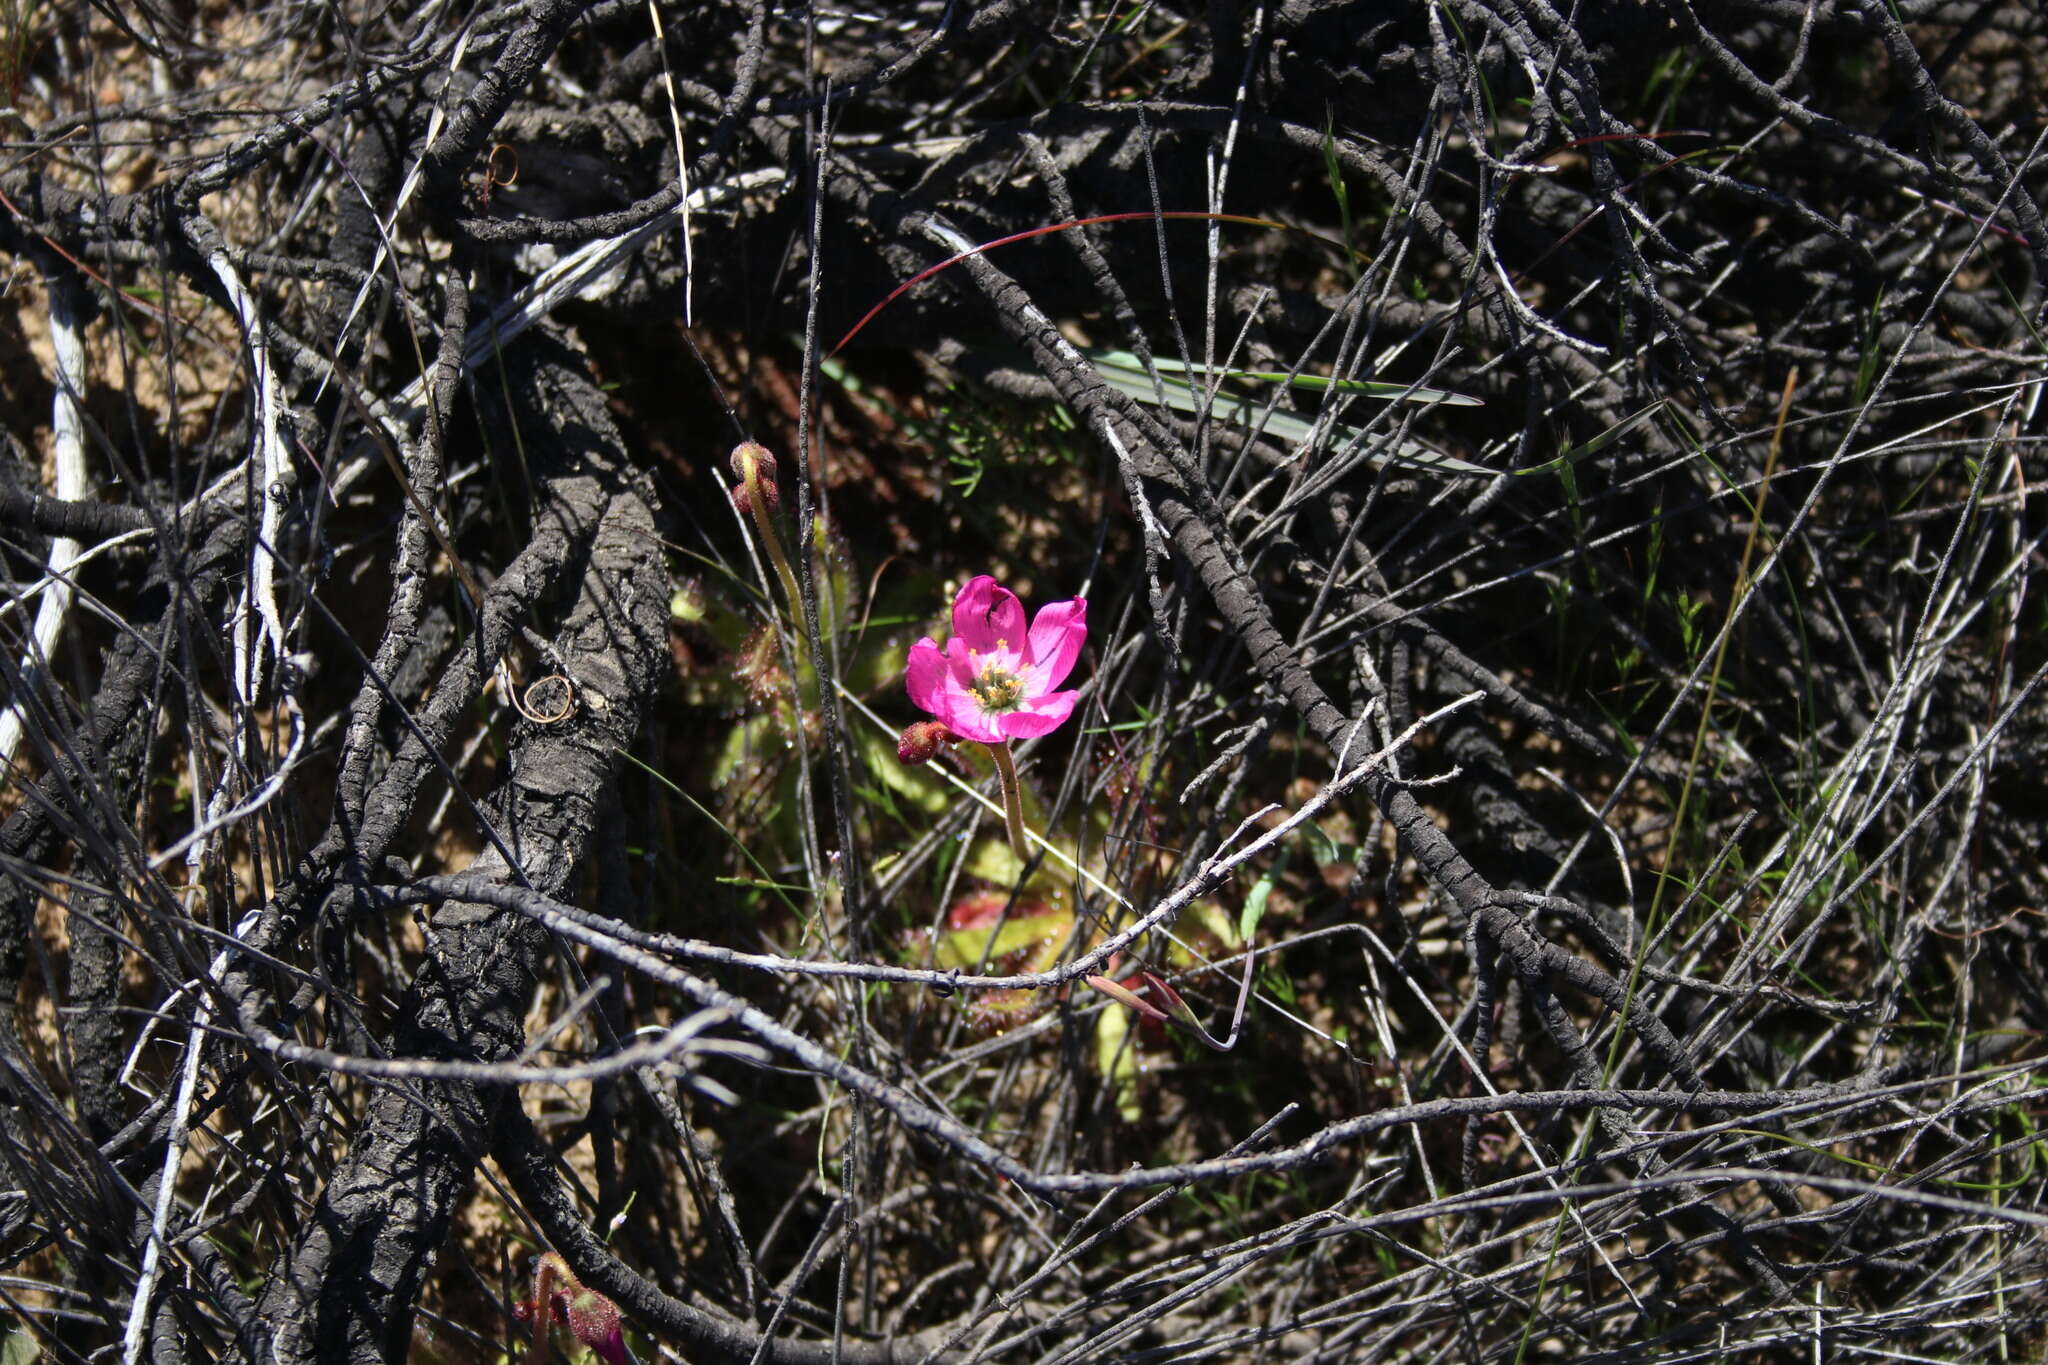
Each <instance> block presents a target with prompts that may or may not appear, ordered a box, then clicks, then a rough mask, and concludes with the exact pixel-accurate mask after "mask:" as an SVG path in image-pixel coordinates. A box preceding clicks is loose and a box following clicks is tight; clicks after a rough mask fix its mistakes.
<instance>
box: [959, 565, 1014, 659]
mask: <svg viewBox="0 0 2048 1365" xmlns="http://www.w3.org/2000/svg"><path fill="white" fill-rule="evenodd" d="M953 638H954V639H956V640H965V641H966V642H967V647H968V648H969V649H976V650H980V651H981V652H982V653H984V654H987V653H989V652H991V651H993V650H996V649H999V648H1000V649H1008V650H1015V651H1018V652H1019V653H1021V652H1022V651H1023V649H1024V638H1025V626H1024V604H1023V603H1022V602H1019V601H1018V600H1017V594H1016V593H1013V592H1011V591H1010V590H1009V589H1008V588H1006V587H1004V586H1003V585H1002V584H1000V583H998V582H996V581H995V579H993V578H991V577H989V576H988V575H987V574H979V575H977V576H975V577H973V578H970V579H968V580H967V586H966V587H964V588H962V589H960V595H959V596H958V597H956V598H954V599H953ZM999 641H1000V642H1002V643H1000V644H998V642H999Z"/></svg>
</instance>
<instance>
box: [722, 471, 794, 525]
mask: <svg viewBox="0 0 2048 1365" xmlns="http://www.w3.org/2000/svg"><path fill="white" fill-rule="evenodd" d="M761 502H762V505H764V506H765V507H767V509H768V515H769V516H771V517H772V516H774V515H775V514H776V513H777V512H780V511H781V510H782V490H781V489H779V488H777V487H776V486H775V484H774V482H773V480H769V479H765V478H764V479H763V480H762V481H761ZM732 505H733V506H734V507H737V508H739V509H740V515H741V516H743V517H751V516H752V515H754V497H753V494H751V493H749V492H748V491H747V486H746V485H745V484H743V483H741V484H734V485H733V490H732Z"/></svg>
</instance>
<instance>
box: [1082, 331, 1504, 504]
mask: <svg viewBox="0 0 2048 1365" xmlns="http://www.w3.org/2000/svg"><path fill="white" fill-rule="evenodd" d="M1085 354H1087V355H1088V357H1089V358H1090V359H1091V360H1092V361H1094V363H1095V366H1096V369H1097V371H1098V372H1099V373H1100V374H1101V375H1102V378H1103V380H1104V381H1105V382H1107V383H1108V384H1109V385H1110V386H1111V387H1112V388H1114V389H1116V390H1118V391H1119V392H1120V393H1123V394H1124V395H1125V396H1127V397H1129V398H1131V399H1132V400H1133V401H1135V402H1139V403H1149V404H1151V405H1153V406H1155V407H1156V406H1158V404H1159V399H1160V394H1161V393H1162V392H1163V393H1164V394H1165V397H1166V406H1168V407H1169V408H1172V409H1174V410H1175V411H1176V412H1186V413H1192V414H1196V415H1200V414H1202V413H1205V412H1206V413H1207V414H1208V415H1209V416H1210V417H1211V418H1212V419H1213V420H1215V421H1218V422H1224V423H1228V424H1229V425H1232V426H1237V427H1243V428H1244V429H1245V430H1247V431H1250V430H1252V429H1254V428H1255V427H1257V426H1258V423H1259V421H1260V417H1261V414H1262V412H1263V408H1264V405H1263V404H1262V403H1260V402H1257V401H1255V400H1254V399H1252V398H1250V397H1247V396H1245V395H1243V394H1238V393H1218V394H1217V395H1216V397H1215V401H1214V402H1211V401H1210V399H1209V395H1208V394H1206V393H1203V392H1201V391H1199V390H1197V389H1196V388H1195V387H1194V386H1193V385H1191V384H1189V383H1188V382H1187V381H1186V380H1185V379H1178V378H1173V377H1170V376H1171V375H1173V374H1178V373H1182V372H1184V371H1185V370H1186V368H1187V367H1186V366H1184V365H1181V364H1179V363H1178V362H1176V361H1168V360H1157V361H1154V362H1153V363H1154V366H1155V367H1156V368H1157V369H1158V370H1159V372H1160V383H1159V388H1158V389H1154V388H1153V386H1152V379H1151V376H1150V375H1148V374H1147V373H1146V372H1145V367H1144V366H1143V364H1141V363H1140V362H1139V361H1138V358H1137V357H1136V356H1134V355H1131V354H1130V353H1129V352H1128V351H1091V352H1085ZM1225 373H1226V374H1228V373H1230V372H1229V371H1225ZM1247 373H1253V374H1256V373H1264V372H1247ZM1271 378H1274V379H1285V378H1286V376H1285V375H1272V376H1271ZM1303 378H1308V379H1311V380H1313V381H1314V382H1315V383H1319V384H1323V385H1325V386H1327V385H1328V384H1329V383H1330V382H1331V381H1329V380H1327V379H1317V378H1315V377H1314V376H1304V377H1303ZM1354 384H1360V385H1365V386H1366V389H1365V390H1360V391H1361V392H1366V391H1368V390H1371V389H1378V390H1382V391H1383V392H1379V393H1377V394H1368V396H1377V397H1409V398H1413V399H1414V400H1415V401H1418V402H1446V403H1450V402H1462V403H1464V404H1466V405H1470V404H1471V403H1474V402H1476V401H1478V400H1476V399H1461V398H1459V397H1458V396H1457V395H1454V394H1447V393H1445V392H1444V391H1442V390H1440V389H1410V388H1409V387H1408V386H1407V385H1404V384H1374V383H1373V381H1370V380H1346V381H1342V383H1341V384H1340V386H1339V387H1340V388H1341V387H1344V386H1347V385H1354ZM1264 419H1265V426H1264V430H1265V432H1266V434H1268V435H1270V436H1272V437H1274V438H1276V439H1278V440H1282V441H1292V442H1295V443H1296V444H1299V443H1301V442H1304V441H1306V440H1308V438H1309V435H1310V433H1311V432H1312V431H1313V430H1314V429H1315V428H1314V423H1312V422H1309V421H1307V420H1305V419H1303V418H1301V417H1298V416H1296V415H1295V414H1294V413H1291V412H1279V411H1274V412H1271V413H1265V414H1264ZM1323 430H1324V432H1325V434H1326V436H1327V437H1328V439H1329V440H1330V441H1331V442H1333V443H1335V444H1337V445H1340V446H1341V445H1349V444H1351V443H1352V442H1354V441H1359V440H1361V439H1362V433H1361V432H1360V431H1359V429H1358V428H1356V427H1348V426H1344V425H1342V424H1341V423H1331V424H1329V425H1328V426H1326V427H1324V429H1323ZM1362 448H1363V449H1364V451H1365V458H1366V459H1367V461H1369V462H1370V463H1372V464H1396V465H1400V466H1402V467H1403V468H1407V469H1424V470H1428V471H1430V472H1432V473H1436V474H1458V475H1470V476H1472V477H1475V478H1491V477H1493V471H1492V470H1490V469H1488V468H1487V467H1486V466H1484V465H1476V464H1473V463H1471V462H1470V461H1469V460H1461V459H1458V458H1457V457H1456V456H1454V455H1446V454H1444V453H1443V452H1442V451H1438V450H1432V449H1431V448H1430V447H1428V446H1426V445H1423V444H1422V443H1421V442H1419V441H1412V440H1411V441H1400V442H1395V441H1392V440H1388V441H1386V442H1384V443H1381V444H1375V445H1367V446H1363V447H1362Z"/></svg>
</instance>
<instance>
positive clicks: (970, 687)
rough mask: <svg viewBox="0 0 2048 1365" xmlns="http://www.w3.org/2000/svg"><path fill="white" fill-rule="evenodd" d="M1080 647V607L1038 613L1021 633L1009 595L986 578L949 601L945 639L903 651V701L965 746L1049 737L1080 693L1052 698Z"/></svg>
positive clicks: (1054, 606) (1075, 602)
mask: <svg viewBox="0 0 2048 1365" xmlns="http://www.w3.org/2000/svg"><path fill="white" fill-rule="evenodd" d="M1087 639H1088V601H1087V599H1086V598H1082V597H1076V598H1072V599H1070V600H1068V601H1065V602H1052V603H1048V604H1047V605H1046V606H1044V607H1042V608H1041V609H1040V610H1039V613H1038V619H1037V620H1035V621H1033V622H1032V623H1031V625H1030V628H1029V629H1028V630H1027V629H1026V628H1025V625H1024V604H1023V603H1022V602H1019V601H1018V600H1017V594H1015V593H1013V592H1011V591H1010V590H1009V589H1008V588H1005V587H1003V586H1002V585H1001V584H999V583H997V582H996V581H995V579H993V578H991V577H989V576H988V575H987V574H982V575H980V576H979V577H977V578H975V579H973V580H971V581H970V582H969V583H968V584H967V586H966V587H964V588H962V589H960V595H959V596H958V597H956V598H954V599H953V638H952V639H951V640H948V641H947V642H946V647H945V649H943V650H941V649H940V648H939V645H938V642H937V641H936V640H933V639H931V638H930V637H926V638H925V639H922V640H919V641H918V642H917V643H916V644H915V645H913V646H911V650H910V668H909V670H908V672H907V674H906V675H905V679H904V681H905V682H906V683H907V684H908V685H909V689H910V699H911V701H913V702H915V703H917V705H918V706H919V707H921V708H922V709H924V710H926V711H929V712H930V713H931V714H932V715H934V716H936V717H938V718H939V719H940V720H941V721H943V722H945V723H946V724H947V725H948V726H950V727H951V728H952V729H953V730H954V731H955V732H956V733H958V734H959V735H961V736H962V737H964V738H966V739H973V740H979V741H981V742H982V743H983V744H1001V743H1004V742H1006V741H1008V740H1012V739H1032V738H1035V737H1037V736H1039V735H1047V734H1051V733H1052V732H1053V731H1054V730H1056V729H1058V728H1059V727H1060V725H1061V724H1062V723H1063V722H1065V720H1066V718H1067V717H1068V716H1070V715H1072V714H1073V711H1074V703H1075V701H1076V700H1078V699H1079V698H1080V695H1081V694H1080V692H1078V691H1074V690H1069V691H1066V692H1060V691H1055V690H1054V689H1056V688H1057V687H1058V686H1059V685H1060V684H1061V683H1063V682H1065V681H1066V679H1067V674H1069V673H1071V672H1073V670H1074V661H1075V660H1076V659H1078V658H1079V657H1080V656H1081V646H1082V645H1083V644H1084V643H1086V642H1087Z"/></svg>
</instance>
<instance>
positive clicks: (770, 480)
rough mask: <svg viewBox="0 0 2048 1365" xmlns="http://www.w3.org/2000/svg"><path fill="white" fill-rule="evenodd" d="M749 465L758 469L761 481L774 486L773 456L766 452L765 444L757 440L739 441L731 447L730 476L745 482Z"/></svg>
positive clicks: (771, 486)
mask: <svg viewBox="0 0 2048 1365" xmlns="http://www.w3.org/2000/svg"><path fill="white" fill-rule="evenodd" d="M749 465H751V466H753V468H754V469H755V470H757V471H759V473H760V477H761V482H762V483H764V484H766V485H767V486H768V487H770V488H773V487H774V486H775V457H774V456H773V455H771V454H769V453H768V447H767V446H764V445H762V444H761V443H760V442H759V441H741V442H740V443H739V444H738V445H736V446H734V447H733V448H732V476H733V477H734V478H735V479H738V480H739V481H740V482H741V483H745V482H746V481H747V467H748V466H749Z"/></svg>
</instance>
